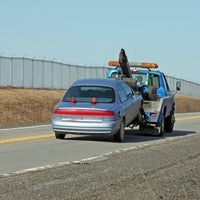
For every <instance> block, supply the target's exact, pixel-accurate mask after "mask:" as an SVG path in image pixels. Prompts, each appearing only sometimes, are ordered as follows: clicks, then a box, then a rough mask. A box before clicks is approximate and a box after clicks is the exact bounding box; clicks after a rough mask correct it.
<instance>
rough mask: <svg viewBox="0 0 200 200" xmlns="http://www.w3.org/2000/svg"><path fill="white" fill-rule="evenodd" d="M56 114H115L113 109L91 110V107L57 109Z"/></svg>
mask: <svg viewBox="0 0 200 200" xmlns="http://www.w3.org/2000/svg"><path fill="white" fill-rule="evenodd" d="M53 113H54V114H57V115H79V116H108V117H109V116H110V117H111V116H114V115H115V113H114V112H113V111H111V110H92V109H91V110H89V109H73V110H71V109H55V110H54V112H53Z"/></svg>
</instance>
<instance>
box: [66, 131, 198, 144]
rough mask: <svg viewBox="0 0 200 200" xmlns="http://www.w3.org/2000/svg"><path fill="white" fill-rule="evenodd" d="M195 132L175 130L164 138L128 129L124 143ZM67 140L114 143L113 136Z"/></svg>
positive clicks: (69, 138) (76, 136) (82, 136)
mask: <svg viewBox="0 0 200 200" xmlns="http://www.w3.org/2000/svg"><path fill="white" fill-rule="evenodd" d="M194 133H196V132H195V131H182V130H174V131H173V133H165V134H164V136H163V137H160V136H156V135H151V134H141V133H139V131H138V130H137V129H136V130H135V129H127V130H126V131H125V139H124V143H132V142H133V143H134V142H146V141H153V140H160V139H164V138H168V137H179V136H186V135H189V134H194ZM65 140H76V141H78V140H81V141H98V142H114V140H113V137H112V136H97V135H94V136H91V135H80V136H79V135H75V136H71V135H70V136H69V135H66V138H65Z"/></svg>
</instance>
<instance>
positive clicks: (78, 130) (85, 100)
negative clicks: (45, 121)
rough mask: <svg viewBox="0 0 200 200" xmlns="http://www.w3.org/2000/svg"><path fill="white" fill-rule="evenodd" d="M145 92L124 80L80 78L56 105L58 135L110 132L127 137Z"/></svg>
mask: <svg viewBox="0 0 200 200" xmlns="http://www.w3.org/2000/svg"><path fill="white" fill-rule="evenodd" d="M141 104H142V97H141V95H136V94H135V92H134V91H133V89H132V88H131V87H130V86H129V85H128V84H127V83H126V82H125V81H123V80H116V79H109V78H95V79H94V78H89V79H80V80H77V81H76V82H75V83H73V84H72V85H71V86H70V87H69V89H68V90H67V91H66V93H65V94H64V96H63V98H62V99H61V101H60V102H59V103H58V104H57V105H56V106H55V108H54V111H53V115H52V129H53V131H54V132H55V137H56V138H57V139H64V137H65V135H66V134H67V133H71V134H86V135H95V134H100V135H104V134H110V135H113V137H114V139H115V140H116V141H119V142H122V141H123V140H124V128H125V126H128V125H130V124H134V123H137V118H138V116H139V115H140V114H141V110H140V109H141Z"/></svg>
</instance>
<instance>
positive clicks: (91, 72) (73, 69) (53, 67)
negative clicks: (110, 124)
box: [0, 56, 200, 97]
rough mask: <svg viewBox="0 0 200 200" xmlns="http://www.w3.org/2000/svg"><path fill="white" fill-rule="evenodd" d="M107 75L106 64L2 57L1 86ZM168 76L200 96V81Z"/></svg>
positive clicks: (58, 84) (62, 84)
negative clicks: (82, 63) (87, 64)
mask: <svg viewBox="0 0 200 200" xmlns="http://www.w3.org/2000/svg"><path fill="white" fill-rule="evenodd" d="M106 76H107V67H106V66H102V67H100V66H98V67H94V66H78V65H69V64H65V63H60V62H54V61H47V60H39V59H30V58H21V57H2V56H1V57H0V86H12V87H25V88H55V89H67V88H68V87H69V86H70V85H71V84H72V83H73V82H74V81H75V80H77V79H80V78H90V77H93V78H103V77H106ZM166 77H167V80H168V83H169V86H170V88H171V89H172V90H176V82H177V81H181V91H180V92H179V93H180V94H185V95H190V96H197V97H200V84H198V83H194V82H190V81H187V80H183V79H178V78H175V77H171V76H166Z"/></svg>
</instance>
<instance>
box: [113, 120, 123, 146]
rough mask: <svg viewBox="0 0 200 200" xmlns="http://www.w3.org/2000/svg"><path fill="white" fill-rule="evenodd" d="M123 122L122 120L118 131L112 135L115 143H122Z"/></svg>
mask: <svg viewBox="0 0 200 200" xmlns="http://www.w3.org/2000/svg"><path fill="white" fill-rule="evenodd" d="M124 126H125V125H124V120H122V122H121V125H120V129H119V131H118V132H117V133H116V134H114V135H113V138H114V140H115V141H116V142H123V141H124Z"/></svg>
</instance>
